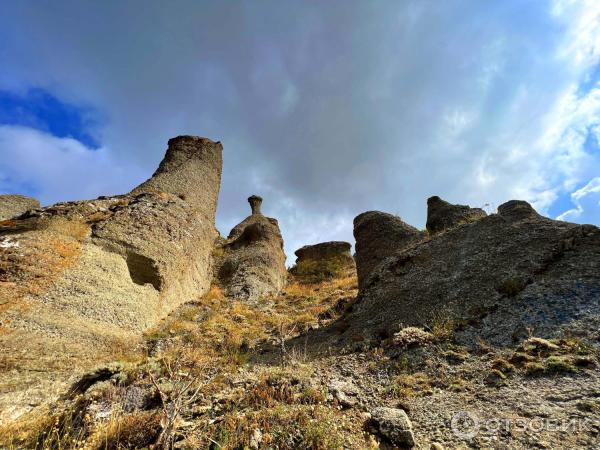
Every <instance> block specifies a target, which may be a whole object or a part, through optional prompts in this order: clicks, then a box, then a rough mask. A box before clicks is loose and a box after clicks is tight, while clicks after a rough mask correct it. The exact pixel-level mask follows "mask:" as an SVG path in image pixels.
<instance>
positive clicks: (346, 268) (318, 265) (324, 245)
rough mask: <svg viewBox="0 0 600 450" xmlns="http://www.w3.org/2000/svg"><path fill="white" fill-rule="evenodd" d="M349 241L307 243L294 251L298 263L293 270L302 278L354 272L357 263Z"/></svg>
mask: <svg viewBox="0 0 600 450" xmlns="http://www.w3.org/2000/svg"><path fill="white" fill-rule="evenodd" d="M351 247H352V246H351V245H350V244H349V243H348V242H341V241H331V242H321V243H320V244H315V245H305V246H304V247H302V248H299V249H298V250H296V251H295V252H294V253H295V255H296V257H297V258H296V265H295V266H294V267H293V268H292V269H291V272H292V273H293V274H294V275H295V276H297V277H300V278H305V279H310V280H312V279H314V280H320V279H323V278H334V277H338V276H341V275H346V274H354V273H355V271H356V265H355V264H354V258H353V257H352V254H351V253H350V248H351Z"/></svg>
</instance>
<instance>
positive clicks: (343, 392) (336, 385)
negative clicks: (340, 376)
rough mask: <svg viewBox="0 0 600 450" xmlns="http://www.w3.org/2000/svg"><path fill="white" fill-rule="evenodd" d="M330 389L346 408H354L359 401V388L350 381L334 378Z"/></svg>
mask: <svg viewBox="0 0 600 450" xmlns="http://www.w3.org/2000/svg"><path fill="white" fill-rule="evenodd" d="M328 389H329V391H330V392H331V393H332V394H333V398H335V399H336V401H337V402H338V403H339V404H340V405H341V406H342V407H344V408H352V407H353V406H356V404H357V403H358V394H359V391H358V388H357V387H356V386H355V385H354V384H352V383H350V382H348V381H341V380H332V381H331V382H330V383H329V386H328Z"/></svg>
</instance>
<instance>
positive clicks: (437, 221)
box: [427, 196, 487, 233]
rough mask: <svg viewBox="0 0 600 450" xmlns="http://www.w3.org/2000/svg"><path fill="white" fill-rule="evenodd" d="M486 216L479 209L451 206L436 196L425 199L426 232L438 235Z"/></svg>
mask: <svg viewBox="0 0 600 450" xmlns="http://www.w3.org/2000/svg"><path fill="white" fill-rule="evenodd" d="M486 215H487V214H486V213H485V211H484V210H483V209H481V208H470V207H468V206H465V205H453V204H451V203H448V202H446V201H444V200H442V199H441V198H439V197H438V196H433V197H429V198H428V199H427V231H429V232H430V233H439V232H440V231H444V230H447V229H449V228H453V227H455V226H458V225H461V224H464V223H468V222H473V221H474V220H478V219H481V218H482V217H485V216H486Z"/></svg>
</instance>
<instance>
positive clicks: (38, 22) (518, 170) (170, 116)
mask: <svg viewBox="0 0 600 450" xmlns="http://www.w3.org/2000/svg"><path fill="white" fill-rule="evenodd" d="M181 134H193V135H200V136H206V137H209V138H211V139H213V140H219V141H221V142H222V143H223V146H224V155H223V157H224V168H223V179H222V185H221V195H220V201H219V207H218V211H217V227H218V228H219V230H220V231H221V233H222V234H224V235H227V234H228V232H229V230H230V229H231V228H232V227H233V226H234V225H235V224H236V223H238V222H240V221H241V220H242V219H243V218H244V217H246V216H247V215H248V214H249V212H250V209H249V206H248V204H247V202H246V199H247V197H248V196H249V195H251V194H259V195H261V196H262V197H263V198H264V203H263V212H264V213H265V214H267V215H269V216H272V217H276V218H277V219H278V220H279V223H280V227H281V229H282V233H283V237H284V240H285V243H286V247H285V249H286V253H287V255H288V264H290V263H293V260H294V256H293V252H294V250H296V249H297V248H299V247H301V246H303V245H306V244H314V243H317V242H323V241H328V240H346V241H349V242H351V243H353V242H354V239H353V237H352V219H353V218H354V217H355V216H356V215H358V214H359V213H361V212H364V211H367V210H381V211H386V212H390V213H393V214H397V215H399V216H400V217H401V218H402V219H403V220H404V221H406V222H408V223H410V224H412V225H414V226H417V227H419V228H423V227H424V224H425V221H426V199H427V198H428V197H429V196H431V195H439V196H441V197H442V198H444V199H446V200H448V201H450V202H452V203H460V204H468V205H471V206H474V207H483V208H484V209H486V210H487V211H488V212H494V211H495V210H496V208H497V206H498V205H500V204H502V203H503V202H505V201H508V200H510V199H523V200H527V201H529V202H530V203H532V204H533V206H534V207H535V208H536V209H537V210H538V212H540V213H541V214H544V215H547V216H549V217H552V218H558V219H560V220H568V221H571V222H577V223H592V224H596V225H600V145H599V141H600V2H598V1H596V0H590V1H585V0H580V1H566V0H556V1H550V0H548V1H543V0H540V1H526V0H518V1H517V0H502V1H485V2H484V1H480V0H470V1H467V0H464V1H463V0H451V1H446V2H441V1H436V0H431V1H427V0H420V1H410V0H404V1H396V0H389V1H387V0H373V1H350V0H345V1H343V2H342V1H308V0H307V1H302V2H301V1H285V2H282V1H264V0H255V1H239V2H238V1H233V0H232V1H226V2H223V1H200V0H195V1H183V0H173V1H169V2H165V1H151V0H128V1H116V0H105V1H102V2H97V1H88V0H77V1H64V0H54V1H45V0H41V1H39V0H38V1H29V0H20V1H12V0H0V192H1V193H22V194H26V195H31V196H34V197H36V198H38V199H39V200H40V201H41V202H42V204H44V205H49V204H52V203H55V202H58V201H67V200H75V199H88V198H95V197H97V196H99V195H110V194H118V193H124V192H128V191H129V190H131V189H132V188H133V187H134V186H135V185H137V184H139V183H140V182H141V181H143V180H144V179H146V178H148V177H149V176H150V175H151V174H152V172H153V171H154V169H155V168H156V167H157V165H158V163H159V162H160V160H161V159H162V157H163V155H164V152H165V150H166V143H167V140H168V139H169V138H171V137H174V136H177V135H181Z"/></svg>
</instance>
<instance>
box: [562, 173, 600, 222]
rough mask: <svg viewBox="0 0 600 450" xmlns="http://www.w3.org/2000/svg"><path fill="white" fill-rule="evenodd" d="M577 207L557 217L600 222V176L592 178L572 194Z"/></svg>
mask: <svg viewBox="0 0 600 450" xmlns="http://www.w3.org/2000/svg"><path fill="white" fill-rule="evenodd" d="M571 201H572V202H573V204H574V205H575V208H573V209H570V210H568V211H565V212H564V213H562V214H561V215H560V216H558V217H557V219H558V220H566V221H571V222H573V221H574V222H579V223H593V224H599V223H600V177H596V178H593V179H591V180H590V182H589V183H588V184H586V185H585V186H583V187H582V188H581V189H578V190H576V191H575V192H573V193H572V194H571Z"/></svg>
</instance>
